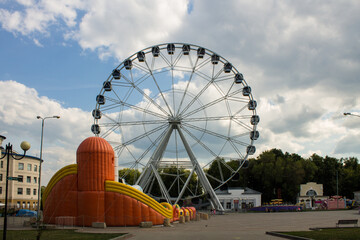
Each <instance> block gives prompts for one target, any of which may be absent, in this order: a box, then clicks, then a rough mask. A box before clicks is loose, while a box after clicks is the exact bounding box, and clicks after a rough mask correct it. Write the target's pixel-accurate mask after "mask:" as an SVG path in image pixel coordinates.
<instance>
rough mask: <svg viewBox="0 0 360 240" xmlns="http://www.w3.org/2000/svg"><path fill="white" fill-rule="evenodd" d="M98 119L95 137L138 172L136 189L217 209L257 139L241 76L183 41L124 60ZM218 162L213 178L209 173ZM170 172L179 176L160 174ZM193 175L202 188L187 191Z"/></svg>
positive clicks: (103, 94)
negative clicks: (203, 199)
mask: <svg viewBox="0 0 360 240" xmlns="http://www.w3.org/2000/svg"><path fill="white" fill-rule="evenodd" d="M93 117H94V124H93V126H92V131H93V133H94V134H96V135H99V136H101V137H104V138H106V139H107V140H108V141H109V143H110V144H112V146H113V148H114V150H115V152H116V153H117V155H118V157H119V166H120V167H122V168H129V171H130V170H131V169H138V170H139V171H141V174H140V176H139V177H138V179H137V181H136V183H135V184H138V185H140V186H141V187H142V188H143V190H144V192H147V193H150V191H151V190H152V188H153V186H154V183H155V182H157V184H158V185H159V187H160V190H161V196H159V197H162V198H165V199H166V200H167V201H168V202H169V203H170V202H176V203H177V202H178V201H179V200H181V199H182V198H183V195H184V193H185V191H186V190H189V192H190V194H191V196H190V197H195V196H199V195H202V194H205V193H206V194H208V195H209V196H210V201H211V204H212V205H213V207H214V208H217V209H219V210H223V207H222V205H221V204H220V202H219V200H218V198H217V196H216V194H215V191H214V190H216V189H218V188H219V187H220V186H222V185H224V184H225V183H227V182H228V181H229V180H230V179H231V178H232V177H233V176H234V175H235V174H236V173H237V172H238V171H239V170H240V169H241V168H242V167H243V165H244V164H245V163H246V161H247V157H248V155H251V154H253V153H254V152H255V147H254V146H253V143H254V140H256V139H257V138H258V137H259V133H258V131H257V130H256V127H257V124H258V122H259V116H258V115H256V101H255V100H254V99H253V96H252V94H251V88H250V87H249V86H248V84H247V82H246V81H245V79H244V78H243V75H242V74H241V73H239V72H238V71H237V70H236V68H235V67H233V66H232V64H231V63H229V62H228V61H227V60H226V59H225V58H223V57H221V56H220V55H218V54H216V53H215V52H213V51H210V50H208V49H205V48H202V47H200V46H196V45H190V44H184V43H168V44H161V45H157V46H153V47H149V48H146V49H143V50H141V51H139V52H138V53H135V54H133V55H132V56H130V57H129V58H128V59H126V60H125V61H123V62H122V63H121V64H120V65H119V66H117V67H116V68H115V69H114V71H113V72H112V74H111V75H110V76H109V77H108V79H107V80H106V81H105V82H104V84H103V88H102V89H101V91H100V93H99V95H98V96H97V97H96V107H95V109H94V111H93ZM229 159H231V160H236V161H238V163H239V164H238V166H237V167H236V168H234V167H231V166H230V164H228V162H227V160H229ZM220 160H221V161H220ZM213 164H217V173H216V174H211V173H209V172H208V171H207V170H206V169H207V168H209V167H210V166H211V165H213ZM170 167H171V168H175V169H177V170H176V173H167V172H166V171H162V170H163V169H166V168H170ZM184 169H186V170H187V171H188V172H190V173H189V174H188V176H187V178H186V179H184V171H183V170H184ZM129 171H128V172H129ZM126 174H127V173H125V175H126ZM193 174H195V175H196V178H197V180H198V184H199V185H201V186H202V187H203V190H201V188H200V187H198V186H196V188H195V190H194V189H190V188H189V182H190V179H191V177H192V176H193ZM162 175H164V176H165V175H166V176H168V177H171V178H172V180H171V182H166V183H164V182H163V180H162V179H163V178H162ZM122 177H124V176H122ZM210 181H211V184H210ZM132 184H134V183H132ZM175 188H177V191H176V196H171V194H170V191H171V190H172V189H175Z"/></svg>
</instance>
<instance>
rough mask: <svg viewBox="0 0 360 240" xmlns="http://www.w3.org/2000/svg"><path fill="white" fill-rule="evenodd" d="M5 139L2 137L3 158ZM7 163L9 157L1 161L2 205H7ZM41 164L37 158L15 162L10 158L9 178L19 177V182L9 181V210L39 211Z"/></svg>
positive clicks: (0, 138) (27, 158)
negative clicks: (3, 142)
mask: <svg viewBox="0 0 360 240" xmlns="http://www.w3.org/2000/svg"><path fill="white" fill-rule="evenodd" d="M4 139H5V137H4V136H1V135H0V150H1V157H3V156H4V153H5V147H3V146H1V145H2V141H3V140H4ZM21 155H22V154H19V155H18V156H17V157H19V156H21ZM6 162H7V156H6V157H4V158H3V159H1V160H0V203H5V189H6ZM39 163H40V159H39V158H37V157H32V156H28V155H25V157H24V158H23V159H21V160H15V159H13V158H12V157H11V156H10V159H9V177H17V178H18V179H19V180H18V181H14V180H9V181H8V206H9V208H15V209H20V208H24V209H30V210H36V209H37V204H38V184H39V183H38V178H39Z"/></svg>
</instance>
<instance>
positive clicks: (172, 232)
mask: <svg viewBox="0 0 360 240" xmlns="http://www.w3.org/2000/svg"><path fill="white" fill-rule="evenodd" d="M339 219H359V220H360V214H359V213H358V210H345V211H314V212H311V211H310V212H279V213H227V214H225V215H215V216H211V218H210V219H209V220H201V221H199V222H194V221H192V222H188V223H185V224H180V223H175V224H173V227H162V226H161V227H160V226H154V227H152V228H139V227H115V228H113V227H109V228H106V229H102V230H100V229H93V228H84V229H80V231H86V232H95V231H96V232H100V231H102V232H127V233H130V234H131V235H132V237H129V238H128V239H147V240H150V239H154V240H155V239H156V240H161V239H164V240H165V239H166V240H177V239H181V240H184V239H191V240H196V239H206V240H210V239H217V240H218V239H281V238H278V237H274V236H270V235H266V234H265V233H266V232H267V231H308V230H309V228H312V227H335V224H336V222H337V220H339Z"/></svg>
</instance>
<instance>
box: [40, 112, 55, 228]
mask: <svg viewBox="0 0 360 240" xmlns="http://www.w3.org/2000/svg"><path fill="white" fill-rule="evenodd" d="M36 118H37V119H41V142H40V164H39V178H38V204H37V228H39V222H40V194H41V163H42V161H43V160H42V149H43V140H44V122H45V119H48V118H57V119H59V118H60V116H51V117H41V116H37V117H36Z"/></svg>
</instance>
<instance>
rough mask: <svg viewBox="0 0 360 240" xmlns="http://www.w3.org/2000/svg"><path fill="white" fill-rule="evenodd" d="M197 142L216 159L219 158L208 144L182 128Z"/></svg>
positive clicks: (184, 128)
mask: <svg viewBox="0 0 360 240" xmlns="http://www.w3.org/2000/svg"><path fill="white" fill-rule="evenodd" d="M182 129H183V130H184V131H185V132H186V133H187V134H188V135H189V136H190V137H191V138H192V139H194V140H195V142H197V143H199V144H200V145H201V146H202V147H203V148H204V149H205V150H206V151H208V152H209V153H210V154H211V155H213V156H214V157H218V155H216V153H214V152H213V151H212V150H211V149H210V148H209V147H208V146H206V144H204V143H203V142H202V141H201V140H200V139H199V138H197V137H196V136H195V135H194V134H192V133H191V132H190V131H189V130H188V129H187V128H186V127H183V128H182Z"/></svg>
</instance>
